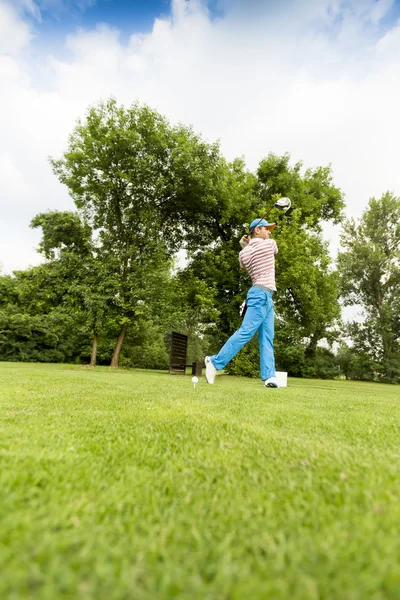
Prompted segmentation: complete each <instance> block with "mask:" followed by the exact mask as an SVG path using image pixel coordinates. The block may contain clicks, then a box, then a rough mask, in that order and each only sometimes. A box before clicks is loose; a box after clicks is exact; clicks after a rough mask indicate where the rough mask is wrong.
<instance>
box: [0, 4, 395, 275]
mask: <svg viewBox="0 0 400 600" xmlns="http://www.w3.org/2000/svg"><path fill="white" fill-rule="evenodd" d="M110 96H114V97H115V98H116V99H117V101H118V102H120V103H121V104H124V105H130V104H131V103H133V102H135V101H136V100H138V101H139V102H142V103H146V104H148V105H150V106H151V107H152V108H154V109H156V110H158V111H160V112H161V113H162V114H164V115H165V116H166V117H168V119H169V120H170V121H171V122H172V123H178V122H182V123H184V124H187V125H189V124H190V125H192V126H193V127H194V129H195V131H197V132H198V133H201V134H202V135H203V136H204V137H205V138H206V139H207V140H209V141H215V140H217V139H219V140H220V143H221V149H222V152H223V154H224V155H225V156H226V158H227V159H229V160H231V159H233V158H234V157H236V156H243V157H244V159H245V161H246V164H247V166H248V167H249V168H250V169H252V170H255V169H256V168H257V165H258V163H259V161H260V160H261V159H262V158H263V157H265V156H267V155H268V153H269V152H274V153H276V154H283V153H285V152H289V153H290V155H291V161H292V163H293V164H294V163H295V162H297V161H299V160H301V161H303V164H304V167H305V168H306V167H317V166H320V165H328V164H331V166H332V170H333V177H334V183H335V184H336V185H337V186H338V187H340V188H341V190H342V191H343V192H344V194H345V200H346V215H347V216H351V217H356V218H357V217H359V216H360V215H361V214H362V212H363V210H365V208H366V206H367V203H368V200H369V198H371V197H372V196H375V197H380V196H381V195H382V194H383V193H384V192H385V191H387V190H390V191H392V192H394V193H395V194H396V195H400V168H399V166H398V140H399V139H400V119H399V116H398V115H399V112H400V111H399V108H398V107H399V106H400V0H307V1H306V0H304V1H302V0H280V1H279V2H278V1H277V0H212V1H207V0H172V1H171V2H170V1H169V0H131V1H128V0H97V1H96V0H0V265H1V267H2V272H3V273H11V272H12V271H13V270H16V269H25V268H27V267H28V266H29V265H34V264H37V263H38V262H40V260H41V257H40V255H38V254H37V252H36V251H35V247H36V246H37V244H38V242H39V238H40V231H37V230H32V229H30V227H29V223H30V221H31V219H32V218H33V217H34V216H35V215H36V214H37V213H39V212H42V211H46V210H67V209H72V210H73V209H74V205H73V203H72V201H71V199H70V198H69V196H68V193H67V190H66V189H65V188H64V187H63V186H62V185H61V184H60V183H59V182H58V180H57V178H56V177H55V175H54V174H53V173H52V171H51V168H50V165H49V162H48V157H49V156H53V157H59V156H61V154H62V152H63V151H65V150H66V148H67V141H68V135H69V133H70V132H71V131H72V129H73V127H74V125H75V123H76V120H77V119H78V118H83V117H84V115H85V112H86V110H87V108H88V107H89V106H90V105H93V104H95V103H96V102H98V101H99V100H101V99H106V98H108V97H110ZM255 216H257V215H255ZM324 235H325V237H326V239H328V240H329V243H330V249H331V252H332V256H335V255H336V252H337V250H338V248H339V237H338V235H339V228H338V227H332V226H331V225H329V226H327V227H325V229H324Z"/></svg>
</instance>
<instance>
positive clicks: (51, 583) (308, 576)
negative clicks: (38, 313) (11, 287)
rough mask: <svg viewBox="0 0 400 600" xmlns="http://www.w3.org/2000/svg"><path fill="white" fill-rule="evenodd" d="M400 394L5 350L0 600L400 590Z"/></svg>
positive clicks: (361, 595) (226, 599)
mask: <svg viewBox="0 0 400 600" xmlns="http://www.w3.org/2000/svg"><path fill="white" fill-rule="evenodd" d="M399 404H400V389H399V387H397V386H389V385H387V386H385V385H379V384H366V383H355V382H345V381H329V382H328V381H317V380H295V379H291V380H289V386H288V388H282V389H278V390H272V389H264V388H263V387H262V385H261V383H260V382H259V381H256V380H248V379H242V378H233V377H226V376H218V378H217V379H216V383H215V385H214V386H209V385H207V384H206V383H205V381H204V378H201V380H200V382H199V383H198V384H197V386H196V389H194V386H193V384H192V383H191V377H190V376H186V377H182V376H169V375H167V374H165V373H161V372H151V371H149V372H145V371H122V370H119V371H111V370H109V369H107V368H96V369H94V370H93V369H85V368H82V367H78V366H68V365H33V364H16V363H14V364H11V363H0V411H1V413H0V414H1V420H0V494H1V498H0V572H1V576H0V598H2V599H7V600H14V599H20V598H32V599H40V600H57V599H58V598H68V599H75V598H78V599H85V600H88V599H93V600H94V599H96V600H99V599H107V600H122V599H124V600H125V599H134V600H136V599H140V600H142V599H143V600H147V599H153V598H154V599H158V598H160V599H163V598H167V599H169V598H179V599H190V600H197V599H199V600H200V599H201V600H203V599H206V600H236V599H242V598H243V599H248V598H249V599H264V598H266V599H269V598H276V599H286V598H288V599H289V598H290V599H291V600H292V599H294V600H298V599H307V600H313V599H320V598H321V599H322V598H324V599H328V598H329V599H340V600H347V599H348V600H356V599H360V600H361V599H362V600H364V599H366V598H368V599H375V600H378V599H382V600H383V599H387V598H389V599H392V598H400V535H399V529H400V525H399V523H400V478H399V475H400V460H399V459H400V418H399V416H400V410H399V408H400V407H399Z"/></svg>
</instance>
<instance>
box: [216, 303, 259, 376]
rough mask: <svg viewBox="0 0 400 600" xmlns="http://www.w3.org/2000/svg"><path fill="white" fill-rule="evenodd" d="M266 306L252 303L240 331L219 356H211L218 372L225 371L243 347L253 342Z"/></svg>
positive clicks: (232, 337) (233, 336) (227, 343)
mask: <svg viewBox="0 0 400 600" xmlns="http://www.w3.org/2000/svg"><path fill="white" fill-rule="evenodd" d="M266 308H267V306H266V304H265V302H263V303H261V302H260V303H254V304H253V303H252V305H251V306H248V307H247V311H246V315H245V317H244V319H243V323H242V325H241V326H240V327H239V329H238V330H237V331H236V332H235V333H234V334H233V335H231V337H230V338H229V340H228V341H227V342H226V343H225V344H224V345H223V346H222V348H221V350H220V351H219V353H218V354H215V355H214V356H211V362H212V364H213V365H214V367H215V368H216V369H218V371H220V370H221V369H223V368H224V367H225V366H226V365H227V364H228V362H229V361H230V360H232V358H233V357H234V356H235V355H236V354H237V353H238V352H239V350H240V349H241V348H243V346H244V345H245V344H246V343H247V342H249V341H250V340H251V338H252V337H253V335H254V334H255V332H256V331H257V330H258V329H259V327H260V323H262V321H263V320H264V318H265V315H266Z"/></svg>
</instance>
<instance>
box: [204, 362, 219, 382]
mask: <svg viewBox="0 0 400 600" xmlns="http://www.w3.org/2000/svg"><path fill="white" fill-rule="evenodd" d="M204 363H205V365H206V381H207V383H211V384H212V383H214V379H215V376H216V374H217V369H216V368H215V367H214V365H213V364H212V362H211V358H210V357H209V356H206V357H205V359H204Z"/></svg>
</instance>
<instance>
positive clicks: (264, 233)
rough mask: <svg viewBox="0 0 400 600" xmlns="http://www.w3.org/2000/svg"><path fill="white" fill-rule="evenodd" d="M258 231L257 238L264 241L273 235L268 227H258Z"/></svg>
mask: <svg viewBox="0 0 400 600" xmlns="http://www.w3.org/2000/svg"><path fill="white" fill-rule="evenodd" d="M257 229H258V235H257V237H259V238H261V239H262V240H267V239H268V238H269V236H270V235H271V231H270V230H269V229H268V228H267V227H257Z"/></svg>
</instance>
